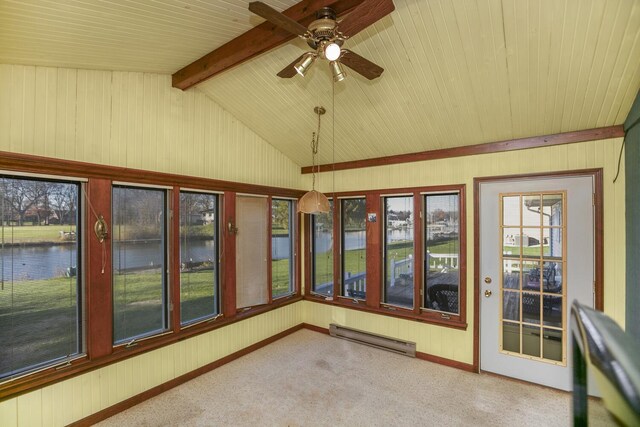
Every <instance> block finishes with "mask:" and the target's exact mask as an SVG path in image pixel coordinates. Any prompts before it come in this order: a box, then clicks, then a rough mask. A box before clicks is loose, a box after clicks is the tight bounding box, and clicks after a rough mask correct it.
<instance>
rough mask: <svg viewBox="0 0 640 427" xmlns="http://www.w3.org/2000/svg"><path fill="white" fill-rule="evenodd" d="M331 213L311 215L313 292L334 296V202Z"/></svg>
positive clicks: (331, 203)
mask: <svg viewBox="0 0 640 427" xmlns="http://www.w3.org/2000/svg"><path fill="white" fill-rule="evenodd" d="M329 206H330V209H329V212H328V213H319V214H314V215H311V226H312V227H313V237H312V239H313V258H312V269H313V278H312V281H313V283H312V285H311V286H312V287H311V291H312V292H314V293H317V294H322V295H333V201H332V200H330V201H329Z"/></svg>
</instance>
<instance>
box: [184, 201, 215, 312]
mask: <svg viewBox="0 0 640 427" xmlns="http://www.w3.org/2000/svg"><path fill="white" fill-rule="evenodd" d="M218 220H219V218H218V196H217V195H215V194H201V193H187V192H181V193H180V320H181V322H182V324H186V323H190V322H193V321H196V320H198V319H203V318H206V317H211V316H215V315H216V314H218V312H219V305H218V303H219V301H218V295H219V292H218Z"/></svg>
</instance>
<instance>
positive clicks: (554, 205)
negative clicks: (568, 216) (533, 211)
mask: <svg viewBox="0 0 640 427" xmlns="http://www.w3.org/2000/svg"><path fill="white" fill-rule="evenodd" d="M542 200H543V201H544V203H543V205H544V213H543V216H542V224H543V225H547V226H550V225H551V226H562V225H563V223H562V222H563V219H562V216H563V209H562V202H563V200H562V194H545V195H543V196H542Z"/></svg>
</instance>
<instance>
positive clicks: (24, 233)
mask: <svg viewBox="0 0 640 427" xmlns="http://www.w3.org/2000/svg"><path fill="white" fill-rule="evenodd" d="M61 231H64V232H66V233H68V232H70V231H73V232H75V231H76V226H75V225H23V226H22V227H18V226H15V227H13V226H6V225H5V226H2V227H0V240H2V241H4V242H5V243H42V242H55V243H59V242H63V241H64V240H63V239H62V238H61V237H60V232H61Z"/></svg>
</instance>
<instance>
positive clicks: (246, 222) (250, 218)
mask: <svg viewBox="0 0 640 427" xmlns="http://www.w3.org/2000/svg"><path fill="white" fill-rule="evenodd" d="M267 202H268V200H267V199H265V198H263V197H250V196H237V197H236V224H237V227H238V234H237V235H236V306H237V308H244V307H252V306H254V305H259V304H266V303H267V302H268V294H267V244H268V241H267V237H268V236H267V231H268V230H267V213H268V204H267Z"/></svg>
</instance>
